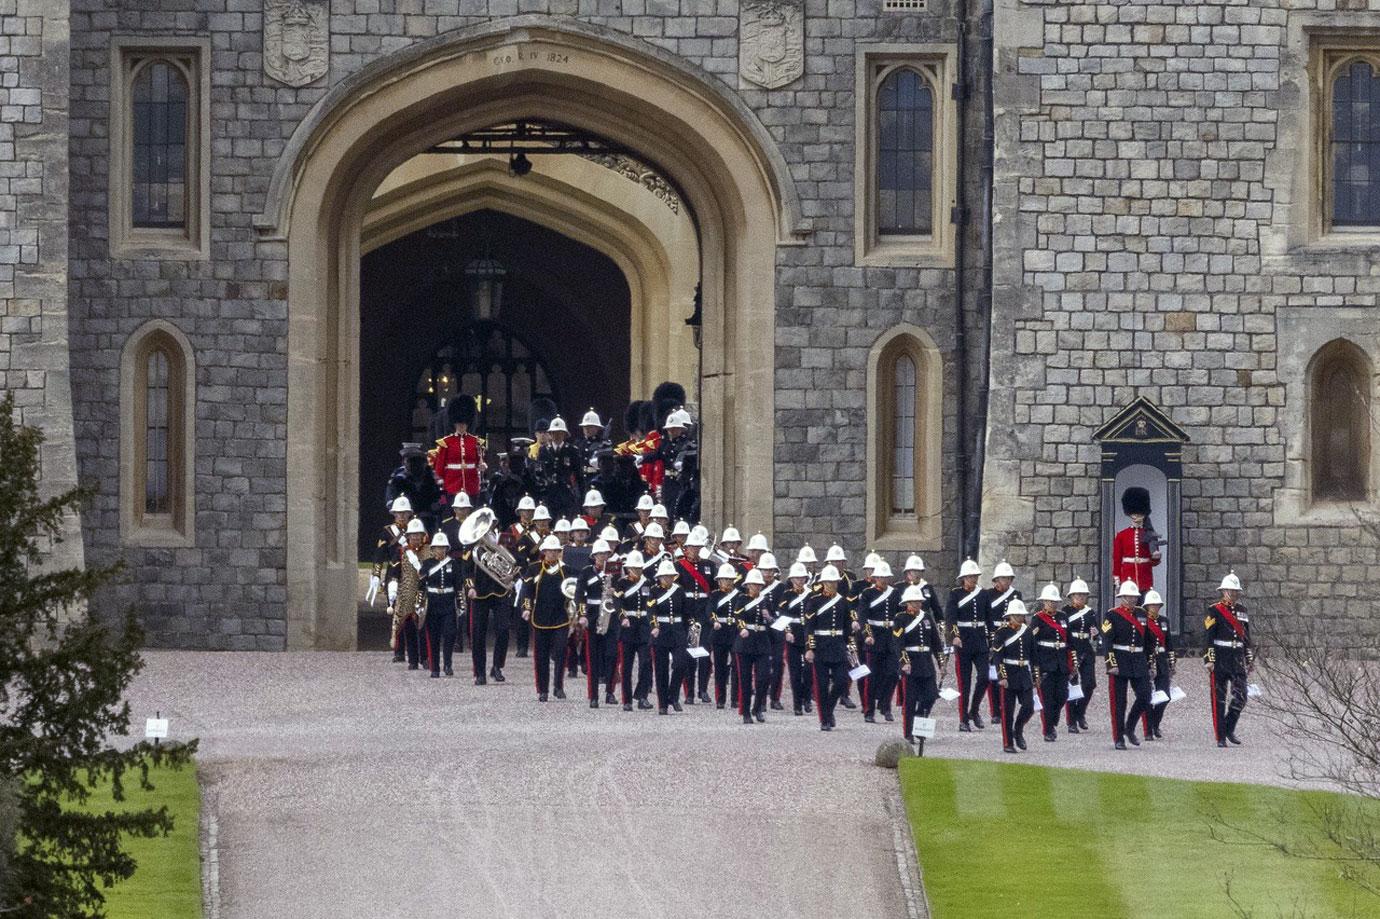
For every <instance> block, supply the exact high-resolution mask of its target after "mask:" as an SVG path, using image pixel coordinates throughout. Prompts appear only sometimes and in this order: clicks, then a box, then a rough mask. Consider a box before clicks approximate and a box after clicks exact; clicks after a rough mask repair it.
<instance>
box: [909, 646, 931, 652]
mask: <svg viewBox="0 0 1380 919" xmlns="http://www.w3.org/2000/svg"><path fill="white" fill-rule="evenodd" d="M929 649H930V646H929V645H906V650H907V651H916V652H919V651H928V650H929Z"/></svg>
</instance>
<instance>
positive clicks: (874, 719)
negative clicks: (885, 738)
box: [863, 714, 877, 724]
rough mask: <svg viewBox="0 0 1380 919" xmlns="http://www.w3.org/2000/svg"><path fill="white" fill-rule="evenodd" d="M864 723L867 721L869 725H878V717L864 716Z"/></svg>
mask: <svg viewBox="0 0 1380 919" xmlns="http://www.w3.org/2000/svg"><path fill="white" fill-rule="evenodd" d="M863 721H866V722H867V723H868V724H876V723H877V716H876V715H873V714H867V715H863Z"/></svg>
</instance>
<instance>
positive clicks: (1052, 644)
mask: <svg viewBox="0 0 1380 919" xmlns="http://www.w3.org/2000/svg"><path fill="white" fill-rule="evenodd" d="M1035 644H1037V645H1039V646H1040V647H1041V648H1063V647H1067V646H1066V645H1065V644H1064V642H1062V641H1037V642H1035Z"/></svg>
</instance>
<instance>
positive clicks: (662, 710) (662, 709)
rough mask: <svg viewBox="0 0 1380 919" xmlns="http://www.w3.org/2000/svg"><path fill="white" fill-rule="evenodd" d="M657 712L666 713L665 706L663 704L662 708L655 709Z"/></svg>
mask: <svg viewBox="0 0 1380 919" xmlns="http://www.w3.org/2000/svg"><path fill="white" fill-rule="evenodd" d="M657 714H658V715H665V714H667V711H666V708H665V707H664V706H663V707H662V708H660V709H658V710H657Z"/></svg>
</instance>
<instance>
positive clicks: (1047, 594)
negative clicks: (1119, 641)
mask: <svg viewBox="0 0 1380 919" xmlns="http://www.w3.org/2000/svg"><path fill="white" fill-rule="evenodd" d="M1062 601H1063V597H1061V596H1060V595H1059V585H1057V584H1053V583H1050V584H1046V585H1045V587H1044V590H1042V591H1040V611H1039V612H1038V613H1036V614H1035V620H1034V621H1033V622H1031V623H1030V634H1031V635H1032V636H1033V637H1034V655H1033V659H1034V663H1035V691H1036V692H1037V693H1039V695H1040V724H1041V727H1043V728H1044V737H1045V740H1046V741H1047V742H1053V741H1055V740H1057V739H1058V738H1059V718H1060V717H1061V716H1062V715H1063V713H1064V705H1065V704H1067V702H1068V700H1069V699H1068V697H1069V679H1070V678H1071V677H1073V676H1074V675H1075V674H1077V673H1078V665H1077V663H1076V662H1075V660H1074V654H1073V651H1072V649H1071V648H1070V646H1069V626H1068V621H1067V620H1065V619H1064V612H1063V610H1061V609H1060V608H1059V604H1060V603H1061V602H1062Z"/></svg>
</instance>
